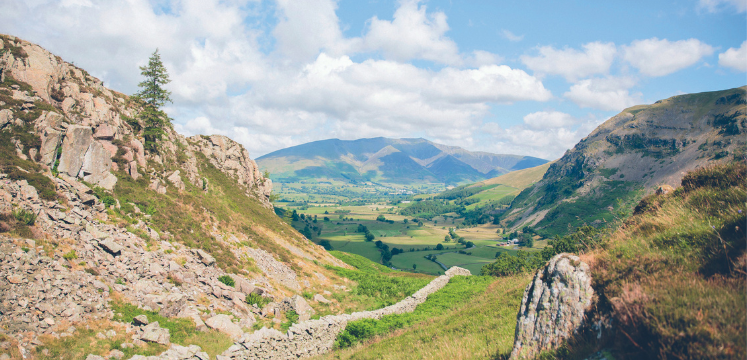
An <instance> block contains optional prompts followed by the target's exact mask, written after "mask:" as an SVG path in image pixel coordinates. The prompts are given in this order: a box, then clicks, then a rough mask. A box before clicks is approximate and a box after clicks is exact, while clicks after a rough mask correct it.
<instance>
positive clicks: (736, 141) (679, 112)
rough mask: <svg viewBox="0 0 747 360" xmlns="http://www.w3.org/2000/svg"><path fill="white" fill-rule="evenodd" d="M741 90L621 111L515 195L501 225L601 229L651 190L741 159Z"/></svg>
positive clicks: (745, 126) (550, 231) (549, 230)
mask: <svg viewBox="0 0 747 360" xmlns="http://www.w3.org/2000/svg"><path fill="white" fill-rule="evenodd" d="M745 89H747V87H740V88H735V89H730V90H724V91H714V92H705V93H698V94H687V95H680V96H674V97H671V98H669V99H666V100H660V101H657V102H656V103H654V104H652V105H639V106H634V107H631V108H628V109H625V110H623V112H621V113H620V114H618V115H616V116H614V117H612V118H611V119H609V120H607V121H606V122H605V123H603V124H602V125H600V126H599V127H598V128H597V129H595V130H594V131H593V132H592V133H591V134H590V135H589V136H587V137H586V138H584V139H583V140H581V141H580V142H579V143H578V144H576V146H575V147H574V148H573V149H571V150H570V151H568V152H566V154H565V155H564V156H563V157H562V158H561V159H559V160H557V161H556V162H554V163H553V164H552V165H550V166H549V168H548V169H547V172H546V173H545V174H544V177H543V178H542V180H540V181H539V182H537V183H536V184H534V185H532V186H530V187H528V188H526V189H525V190H523V191H522V192H521V194H519V195H518V196H517V197H516V199H514V201H513V203H512V204H511V208H510V209H509V210H508V211H506V212H505V213H504V215H503V219H502V222H503V224H504V225H508V226H512V227H514V228H518V227H521V226H525V225H531V226H534V227H536V228H537V229H538V230H540V231H544V232H545V233H546V234H547V235H554V234H559V233H565V232H567V231H568V230H570V229H573V228H575V227H577V226H580V225H583V224H589V225H603V224H604V223H605V222H608V221H610V220H612V219H614V217H615V216H618V215H622V213H620V212H626V211H629V210H630V209H631V208H632V206H634V205H635V204H636V203H637V201H638V200H639V199H640V198H641V197H642V196H644V195H645V194H647V193H651V192H652V191H653V190H655V189H656V188H657V187H659V186H661V185H669V186H672V187H677V186H679V185H680V180H681V179H682V177H683V176H684V174H685V173H686V172H688V171H692V170H694V169H696V168H700V167H704V166H708V165H711V164H715V163H719V162H723V161H726V160H729V159H732V158H734V157H739V158H741V157H743V156H744V154H745V148H746V147H745V131H747V116H745V105H746V104H747V100H746V98H745Z"/></svg>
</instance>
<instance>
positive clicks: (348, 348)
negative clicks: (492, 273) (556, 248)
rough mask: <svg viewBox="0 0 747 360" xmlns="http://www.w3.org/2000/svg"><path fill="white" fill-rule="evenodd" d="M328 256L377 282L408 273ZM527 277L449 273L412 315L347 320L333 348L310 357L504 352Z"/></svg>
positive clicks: (452, 356)
mask: <svg viewBox="0 0 747 360" xmlns="http://www.w3.org/2000/svg"><path fill="white" fill-rule="evenodd" d="M333 254H334V255H335V256H337V257H338V258H340V259H341V260H343V261H345V262H347V263H348V264H350V265H351V266H354V267H356V268H358V269H359V270H354V271H352V272H357V273H359V274H365V275H362V276H366V277H377V278H378V279H380V280H379V281H380V282H381V283H382V284H386V283H388V282H390V281H392V280H393V279H395V278H393V277H394V276H400V277H401V276H407V277H408V278H409V277H410V276H413V275H406V274H407V273H402V272H392V270H390V269H387V268H382V267H381V265H378V264H375V263H372V262H370V261H368V260H366V259H365V258H362V257H357V256H351V255H349V254H345V253H340V252H333ZM346 272H351V271H350V270H346ZM408 281H410V280H408ZM428 281H430V279H428ZM529 281H530V277H529V276H528V275H518V276H513V277H503V278H493V277H488V276H470V277H462V276H457V277H454V278H452V279H451V281H450V282H449V284H447V285H446V286H445V287H444V288H443V289H441V290H439V291H437V292H436V293H434V294H433V295H431V296H429V297H428V299H427V300H426V301H425V302H424V303H423V304H421V305H419V306H418V307H417V308H416V309H415V311H414V312H412V313H406V314H398V315H387V316H384V317H383V318H382V319H380V320H372V319H364V320H358V321H353V322H350V323H348V325H347V327H346V329H345V331H344V332H343V333H341V334H340V335H339V336H338V338H337V341H336V345H335V351H334V352H332V353H329V354H326V355H323V356H319V357H316V358H317V359H447V358H448V359H485V358H493V357H496V356H502V355H506V354H508V353H510V351H511V346H512V345H513V334H514V329H515V326H516V311H517V309H518V307H519V305H520V303H521V297H522V295H523V293H524V288H525V287H526V285H527V283H528V282H529ZM361 284H362V283H361V282H359V285H358V286H359V287H360V286H361Z"/></svg>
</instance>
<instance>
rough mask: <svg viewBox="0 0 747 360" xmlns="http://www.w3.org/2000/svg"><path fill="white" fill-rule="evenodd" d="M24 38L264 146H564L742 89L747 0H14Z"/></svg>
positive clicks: (253, 151)
mask: <svg viewBox="0 0 747 360" xmlns="http://www.w3.org/2000/svg"><path fill="white" fill-rule="evenodd" d="M0 33H5V34H10V35H14V36H18V37H20V38H22V39H25V40H27V41H30V42H33V43H36V44H39V45H41V46H42V47H44V48H46V49H47V50H49V51H51V52H52V53H54V54H56V55H59V56H61V57H62V58H63V59H64V60H66V61H68V62H71V63H74V64H75V65H77V66H79V67H81V68H83V69H86V70H87V71H88V72H89V73H91V74H92V75H94V76H96V77H98V78H100V79H101V80H103V81H104V84H105V86H107V87H109V88H111V89H114V90H117V91H120V92H123V93H126V94H133V93H135V92H136V91H137V90H138V88H137V84H138V82H140V81H141V80H142V76H141V74H140V70H139V68H138V67H139V66H143V65H145V64H146V63H147V61H148V57H149V56H150V55H151V54H152V53H153V52H154V51H155V49H158V51H159V53H160V54H161V56H162V60H163V62H164V65H165V66H166V68H167V70H168V72H169V75H170V77H171V80H172V81H171V83H169V84H168V85H167V86H166V88H167V89H168V90H170V91H171V92H172V98H173V103H172V104H168V105H167V106H166V107H165V110H166V112H167V113H168V114H169V115H170V116H171V117H172V118H173V119H174V120H173V122H174V126H175V128H176V129H177V131H179V132H180V133H182V134H185V135H195V134H208V135H209V134H222V135H226V136H229V137H231V138H233V139H234V140H237V141H239V142H240V143H242V144H243V145H244V146H245V147H246V148H247V150H248V151H249V153H250V156H252V157H253V158H256V157H259V156H261V155H264V154H267V153H269V152H272V151H275V150H278V149H282V148H286V147H289V146H293V145H298V144H302V143H306V142H310V141H315V140H322V139H329V138H339V139H358V138H365V137H376V136H386V137H393V138H413V137H423V138H426V139H428V140H431V141H435V142H438V143H442V144H447V145H454V146H460V147H463V148H465V149H467V150H472V151H488V152H493V153H499V154H520V155H531V156H537V157H541V158H545V159H549V160H552V159H556V158H559V157H560V156H562V155H563V153H564V152H565V151H566V150H567V149H570V148H572V147H573V146H574V145H575V144H576V143H577V142H578V141H579V140H580V139H582V138H583V137H585V136H586V135H588V134H589V133H590V132H591V131H592V130H594V128H596V127H597V126H598V125H599V124H601V123H602V122H604V121H605V120H607V119H609V118H610V117H611V116H614V115H615V114H617V113H619V112H620V111H621V110H623V109H625V108H627V107H630V106H633V105H638V104H650V103H653V102H655V101H657V100H660V99H664V98H668V97H671V96H674V95H678V94H684V93H694V92H703V91H714V90H724V89H729V88H734V87H738V86H744V85H747V75H746V72H747V0H691V1H671V0H670V1H659V0H648V1H639V0H629V1H607V0H597V1H570V0H562V1H560V0H559V1H537V0H524V1H520V0H517V1H513V0H506V1H447V0H430V1H417V0H400V1H396V0H339V1H335V0H296V1H291V0H274V1H273V0H224V1H216V0H58V1H51V0H3V1H0Z"/></svg>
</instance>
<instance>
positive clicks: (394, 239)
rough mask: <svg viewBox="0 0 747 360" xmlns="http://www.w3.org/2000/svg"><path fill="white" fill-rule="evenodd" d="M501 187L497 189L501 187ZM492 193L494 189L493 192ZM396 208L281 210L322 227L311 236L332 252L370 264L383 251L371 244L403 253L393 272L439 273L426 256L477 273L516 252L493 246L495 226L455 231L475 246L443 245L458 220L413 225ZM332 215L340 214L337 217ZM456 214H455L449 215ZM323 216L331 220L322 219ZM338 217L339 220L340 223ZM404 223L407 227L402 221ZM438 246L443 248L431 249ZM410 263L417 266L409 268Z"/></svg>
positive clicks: (437, 219) (537, 244)
mask: <svg viewBox="0 0 747 360" xmlns="http://www.w3.org/2000/svg"><path fill="white" fill-rule="evenodd" d="M500 188H501V187H496V189H500ZM491 190H492V189H491ZM400 206H407V204H399V205H397V206H393V205H387V204H385V203H380V204H372V205H365V206H336V205H328V206H310V207H308V208H306V207H300V206H289V207H286V208H285V209H287V210H289V211H292V210H294V209H295V210H296V211H297V213H298V214H304V216H305V217H306V216H310V217H311V218H313V217H314V216H316V220H317V222H316V223H313V222H312V223H310V225H314V226H317V227H319V228H321V233H320V234H318V233H317V232H314V233H313V234H312V235H313V236H312V241H314V242H316V243H319V242H320V241H322V240H327V241H329V244H330V245H331V246H332V249H334V250H339V251H344V252H347V253H351V254H357V255H361V256H363V257H365V258H367V259H369V260H371V261H374V262H381V252H380V251H379V249H378V248H377V247H376V245H375V241H381V242H383V243H384V244H386V245H387V246H389V248H390V249H392V248H397V249H402V250H403V251H404V252H403V253H401V254H397V255H394V256H393V257H392V258H391V266H392V267H394V268H397V269H401V270H405V271H411V272H419V273H425V274H432V275H438V274H443V272H444V270H443V268H442V267H441V266H440V265H438V264H437V263H435V262H433V261H431V260H428V259H426V258H425V256H426V255H430V254H435V255H436V256H437V259H438V261H440V262H441V263H443V264H444V265H445V266H446V267H447V268H448V267H451V266H460V267H464V268H466V269H469V270H470V271H471V272H472V273H473V274H479V273H480V269H481V268H482V266H483V265H485V264H487V263H490V262H492V261H494V259H495V255H496V253H497V252H507V253H509V254H512V255H513V254H515V253H516V251H518V250H517V249H516V248H514V247H511V248H508V247H499V246H497V244H498V243H499V240H500V239H501V238H502V235H501V234H499V233H497V230H498V226H497V225H492V224H485V225H479V226H475V227H469V228H462V229H458V230H456V233H457V234H458V235H459V236H461V237H463V238H464V239H465V241H470V242H472V243H474V247H473V248H470V249H466V248H465V246H464V245H463V244H459V243H457V242H455V241H451V242H445V241H444V237H446V235H448V234H449V230H448V229H449V227H453V226H454V225H452V221H453V222H455V223H456V224H459V223H460V221H461V220H460V218H455V217H452V216H449V217H448V219H445V218H444V217H443V216H438V217H435V218H433V220H432V221H422V219H420V220H421V221H422V222H423V225H422V226H418V224H417V223H416V222H413V218H412V217H405V216H402V215H399V214H397V212H398V208H399V207H400ZM335 211H338V212H337V213H335ZM380 215H383V216H384V217H385V218H386V219H387V220H391V221H392V223H389V222H383V221H377V220H376V218H377V217H378V216H380ZM452 215H453V216H456V214H452ZM325 217H327V218H328V219H329V220H327V221H325V220H324V218H325ZM340 217H342V218H343V219H341V218H340ZM405 219H407V220H408V222H407V223H405V222H404V220H405ZM359 224H360V225H364V226H366V227H367V228H368V230H369V231H370V232H371V234H373V235H374V236H375V239H374V240H373V241H371V242H366V241H365V237H364V234H363V233H359V232H357V228H358V225H359ZM293 225H294V227H296V228H297V229H301V228H303V227H304V226H305V225H306V223H304V222H303V221H302V220H301V221H297V222H293ZM438 244H441V245H443V246H444V249H443V250H435V248H436V246H437V245H438ZM545 245H546V241H545V240H540V239H538V240H537V241H536V242H535V246H534V248H531V249H526V248H521V249H522V250H529V251H537V250H539V249H541V248H543V247H544V246H545ZM460 250H462V251H465V252H466V253H467V254H459V253H457V251H460ZM413 265H415V268H414V269H413Z"/></svg>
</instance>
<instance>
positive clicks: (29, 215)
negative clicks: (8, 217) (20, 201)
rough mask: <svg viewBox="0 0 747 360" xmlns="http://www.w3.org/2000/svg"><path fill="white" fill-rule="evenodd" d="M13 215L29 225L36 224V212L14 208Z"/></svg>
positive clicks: (17, 219) (20, 221)
mask: <svg viewBox="0 0 747 360" xmlns="http://www.w3.org/2000/svg"><path fill="white" fill-rule="evenodd" d="M13 217H14V218H16V221H18V222H19V223H21V224H24V225H28V226H31V225H34V223H35V222H36V214H34V213H33V212H31V211H28V210H25V209H18V210H13Z"/></svg>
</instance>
